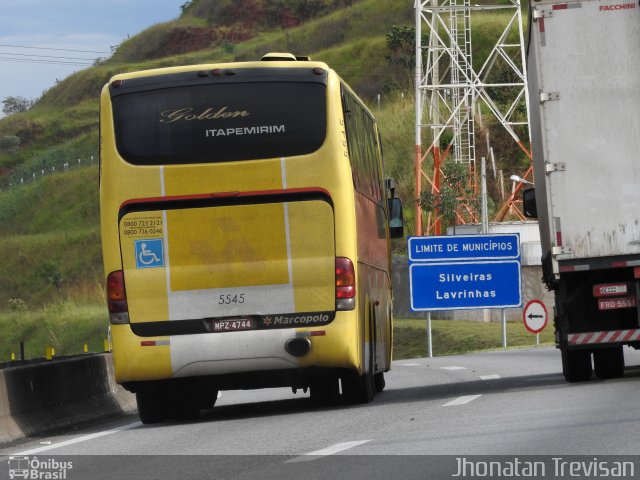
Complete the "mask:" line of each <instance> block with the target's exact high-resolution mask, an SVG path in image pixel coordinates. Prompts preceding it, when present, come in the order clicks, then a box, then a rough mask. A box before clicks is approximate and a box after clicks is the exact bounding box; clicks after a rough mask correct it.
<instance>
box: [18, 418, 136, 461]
mask: <svg viewBox="0 0 640 480" xmlns="http://www.w3.org/2000/svg"><path fill="white" fill-rule="evenodd" d="M140 425H142V422H134V423H130V424H128V425H124V426H122V427H118V428H113V429H111V430H105V431H103V432H96V433H90V434H89V435H83V436H81V437H76V438H72V439H71V440H65V441H64V442H60V443H54V444H52V445H47V446H46V447H38V448H32V449H31V450H25V451H23V452H18V453H14V454H13V455H33V454H34V453H40V452H46V451H47V450H53V449H54V448H60V447H66V446H68V445H74V444H76V443H82V442H88V441H89V440H94V439H96V438H100V437H104V436H106V435H111V434H112V433H118V432H122V431H124V430H130V429H132V428H135V427H139V426H140Z"/></svg>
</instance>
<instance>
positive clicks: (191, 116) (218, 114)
mask: <svg viewBox="0 0 640 480" xmlns="http://www.w3.org/2000/svg"><path fill="white" fill-rule="evenodd" d="M250 115H251V113H249V112H247V111H246V110H235V111H231V110H229V109H228V107H221V108H219V109H218V110H215V109H214V108H211V107H208V108H207V109H206V110H204V111H202V112H200V113H195V112H194V109H193V108H191V107H186V108H178V109H176V110H165V111H164V112H161V113H160V117H162V118H161V119H160V123H174V122H177V121H180V120H184V121H187V122H190V121H192V120H218V119H224V118H238V117H248V116H250Z"/></svg>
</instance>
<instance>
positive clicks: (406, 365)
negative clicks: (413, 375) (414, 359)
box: [398, 363, 420, 367]
mask: <svg viewBox="0 0 640 480" xmlns="http://www.w3.org/2000/svg"><path fill="white" fill-rule="evenodd" d="M398 366H400V367H419V366H420V364H419V363H398Z"/></svg>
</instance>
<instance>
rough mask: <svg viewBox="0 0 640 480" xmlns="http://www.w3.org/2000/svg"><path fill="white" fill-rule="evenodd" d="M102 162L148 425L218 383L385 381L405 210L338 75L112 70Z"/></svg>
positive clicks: (354, 388) (279, 62) (126, 354)
mask: <svg viewBox="0 0 640 480" xmlns="http://www.w3.org/2000/svg"><path fill="white" fill-rule="evenodd" d="M100 159H101V163H100V218H101V231H102V250H103V256H104V268H105V275H106V284H107V297H108V309H109V314H110V331H111V339H112V349H113V360H114V365H115V376H116V381H117V382H118V383H120V384H122V385H123V386H124V387H125V388H127V389H128V390H129V391H132V392H135V394H136V399H137V403H138V413H139V416H140V419H141V420H142V422H143V423H152V422H159V421H163V420H165V419H168V418H181V417H187V418H189V417H193V416H197V415H198V413H199V411H200V410H201V409H204V408H210V407H212V406H213V404H214V402H215V400H216V398H217V395H218V392H219V391H220V390H230V389H251V388H266V387H278V386H289V387H292V388H293V390H294V391H296V390H297V389H302V390H304V391H305V392H306V391H307V389H310V396H311V398H312V399H314V400H317V401H321V402H333V401H345V402H349V403H365V402H369V401H370V400H371V399H372V398H373V396H374V394H375V392H376V391H378V392H379V391H382V389H383V388H384V372H386V371H388V370H389V368H390V363H391V346H392V308H393V306H392V301H393V295H392V287H391V277H390V265H391V257H390V238H392V237H397V236H402V234H403V233H402V205H401V204H400V201H399V199H398V198H395V195H394V192H393V190H394V189H393V185H392V182H391V181H385V180H384V179H383V163H382V149H381V143H380V135H379V132H378V127H377V125H376V122H375V120H374V117H373V115H372V114H371V112H370V111H369V110H368V109H367V108H366V106H365V105H364V103H363V102H362V101H361V100H359V99H358V97H357V96H356V95H355V94H354V92H353V91H352V90H351V89H350V88H349V87H348V86H347V85H346V83H345V82H344V81H342V80H341V79H340V77H339V76H338V75H337V74H336V72H335V71H333V70H332V69H330V68H329V67H328V66H327V65H326V64H325V63H321V62H312V61H310V60H309V59H308V58H302V57H294V56H293V55H291V54H268V55H266V56H265V57H263V58H262V60H261V61H256V62H243V63H226V64H210V65H197V66H182V67H172V68H163V69H155V70H147V71H141V72H135V73H126V74H121V75H116V76H114V77H113V78H112V79H111V80H110V81H109V83H108V84H107V85H105V86H104V88H103V90H102V94H101V104H100Z"/></svg>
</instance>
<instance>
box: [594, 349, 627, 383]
mask: <svg viewBox="0 0 640 480" xmlns="http://www.w3.org/2000/svg"><path fill="white" fill-rule="evenodd" d="M593 364H594V367H595V368H594V370H595V372H596V376H597V377H598V378H600V379H602V380H606V379H608V378H621V377H622V376H623V375H624V353H623V351H622V345H620V346H617V347H611V348H599V349H597V350H594V351H593Z"/></svg>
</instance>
